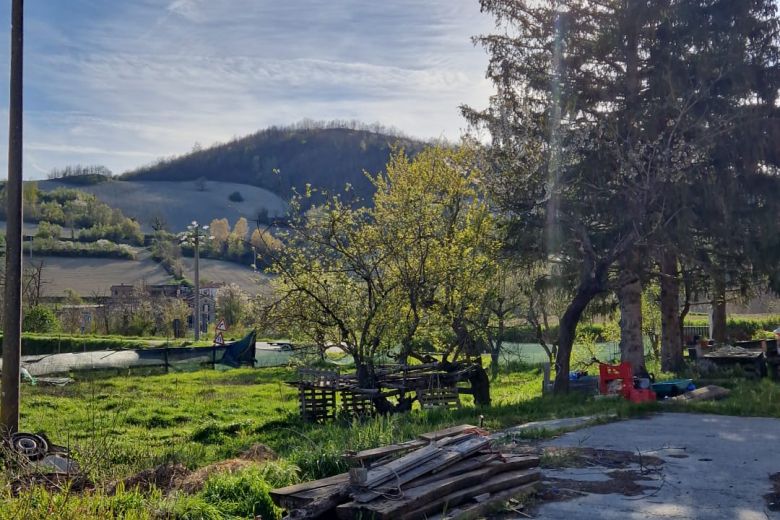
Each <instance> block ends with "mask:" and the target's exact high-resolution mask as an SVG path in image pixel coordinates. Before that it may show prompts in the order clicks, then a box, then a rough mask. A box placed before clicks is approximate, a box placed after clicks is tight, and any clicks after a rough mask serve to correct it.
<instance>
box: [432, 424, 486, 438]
mask: <svg viewBox="0 0 780 520" xmlns="http://www.w3.org/2000/svg"><path fill="white" fill-rule="evenodd" d="M479 431H481V430H480V429H479V427H478V426H474V425H472V424H459V425H458V426H452V427H450V428H444V429H443V430H436V431H435V432H429V433H423V434H421V435H419V437H420V438H421V439H423V440H426V441H437V440H439V439H443V438H444V437H452V436H454V435H461V434H463V433H475V432H479Z"/></svg>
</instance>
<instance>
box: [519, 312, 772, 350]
mask: <svg viewBox="0 0 780 520" xmlns="http://www.w3.org/2000/svg"><path fill="white" fill-rule="evenodd" d="M708 324H709V322H708V321H707V319H702V318H692V319H686V320H685V325H687V326H691V327H706V326H708ZM778 326H780V315H778V314H776V315H767V316H764V317H761V318H739V317H737V318H728V320H727V321H726V331H727V334H728V337H729V338H731V339H732V340H734V341H742V340H749V339H753V338H754V337H755V335H756V333H758V332H760V331H767V330H768V331H771V330H775V328H777V327H778ZM551 328H552V331H551V332H552V333H553V334H554V335H556V336H557V334H558V327H557V326H553V327H551ZM577 331H578V332H581V333H588V334H591V335H593V336H594V337H595V338H596V341H604V336H603V334H604V325H602V324H599V323H580V324H579V325H578V326H577ZM504 341H511V342H515V343H536V332H535V331H534V329H533V328H532V327H530V326H528V325H519V326H516V327H511V328H509V329H507V331H506V333H505V334H504Z"/></svg>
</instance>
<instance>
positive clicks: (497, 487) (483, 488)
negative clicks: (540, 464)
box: [336, 463, 541, 520]
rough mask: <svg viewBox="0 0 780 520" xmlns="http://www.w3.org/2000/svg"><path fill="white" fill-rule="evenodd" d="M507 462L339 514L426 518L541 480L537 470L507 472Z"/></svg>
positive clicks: (356, 505)
mask: <svg viewBox="0 0 780 520" xmlns="http://www.w3.org/2000/svg"><path fill="white" fill-rule="evenodd" d="M503 466H506V464H503V465H502V464H493V463H491V464H489V465H488V466H486V467H485V468H482V469H479V470H476V471H472V472H469V473H464V474H462V475H457V476H453V477H450V478H447V479H442V480H441V481H439V482H434V483H430V484H427V485H425V486H419V487H414V488H409V489H405V490H403V493H402V495H400V496H399V497H393V498H392V499H382V500H375V501H373V502H369V503H359V502H348V503H346V504H342V505H340V506H338V507H337V508H336V512H337V514H338V517H339V518H341V519H344V520H347V519H351V518H359V517H360V516H361V515H362V516H363V517H364V518H376V519H377V520H384V519H393V520H397V519H399V518H403V519H405V520H406V519H409V520H411V519H414V518H425V517H426V515H430V514H435V513H437V512H440V511H441V510H443V509H444V508H445V507H447V508H450V507H454V506H456V505H459V504H461V503H463V502H465V501H467V500H469V499H471V498H473V497H475V496H477V495H481V494H484V493H496V492H498V491H504V490H506V489H510V488H515V487H518V486H520V485H523V484H527V483H529V482H533V481H537V480H539V479H540V476H541V473H540V472H539V470H538V469H525V470H515V471H506V470H507V468H506V467H503Z"/></svg>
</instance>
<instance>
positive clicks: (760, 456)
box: [534, 413, 780, 520]
mask: <svg viewBox="0 0 780 520" xmlns="http://www.w3.org/2000/svg"><path fill="white" fill-rule="evenodd" d="M543 446H544V447H545V449H546V450H547V452H548V453H565V452H568V451H571V452H582V453H587V454H589V456H587V457H584V459H585V460H586V461H587V463H585V464H578V465H579V466H580V467H567V466H569V464H567V463H566V457H565V456H563V457H560V466H562V467H560V468H558V469H548V470H545V472H544V474H545V479H547V483H546V486H545V488H546V492H545V500H544V501H542V503H541V504H540V505H539V507H538V509H537V510H536V512H535V515H534V517H536V518H545V519H562V518H576V519H605V520H610V519H616V520H617V519H620V520H625V519H702V520H704V519H707V520H709V519H724V520H766V519H780V512H773V511H772V510H771V509H772V508H771V507H770V506H769V503H770V502H773V501H774V500H776V499H777V496H775V497H774V498H769V500H767V498H765V495H767V494H769V493H772V492H777V493H780V489H775V488H773V482H772V481H771V480H770V476H771V475H777V476H776V477H775V479H776V484H777V486H778V487H780V475H778V474H780V419H767V418H755V417H731V416H722V415H700V414H679V413H663V414H657V415H653V416H651V417H649V418H645V419H632V420H626V421H620V422H615V423H611V424H604V425H600V426H593V427H588V428H584V429H581V430H577V431H575V432H571V433H567V434H564V435H563V436H561V437H559V438H557V439H554V440H551V441H548V442H544V443H543ZM565 448H571V450H567V449H565ZM602 450H608V451H602ZM613 450H614V451H617V452H630V454H632V455H634V456H632V457H628V458H629V459H631V460H628V459H626V461H625V463H624V464H622V465H621V466H620V467H619V468H618V467H617V466H616V465H615V464H614V460H615V459H614V457H609V456H605V455H604V454H608V453H612V452H613ZM613 483H617V484H620V485H616V486H612V485H611V484H613ZM572 490H573V491H572Z"/></svg>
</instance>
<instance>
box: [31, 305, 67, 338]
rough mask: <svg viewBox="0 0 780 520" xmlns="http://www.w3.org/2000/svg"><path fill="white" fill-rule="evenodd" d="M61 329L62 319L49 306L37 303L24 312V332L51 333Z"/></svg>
mask: <svg viewBox="0 0 780 520" xmlns="http://www.w3.org/2000/svg"><path fill="white" fill-rule="evenodd" d="M58 330H60V320H59V319H57V315H56V314H54V311H53V310H51V309H50V308H49V307H46V306H43V305H36V306H35V307H33V308H32V309H30V310H28V311H27V312H26V313H25V314H24V321H23V322H22V331H23V332H39V333H41V332H42V333H49V332H57V331H58Z"/></svg>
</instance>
